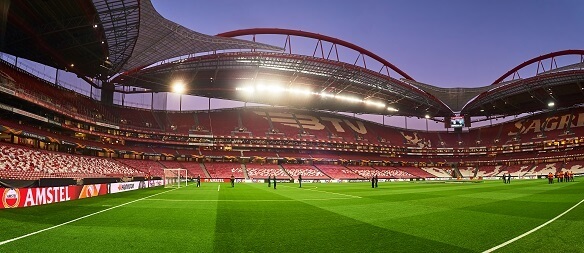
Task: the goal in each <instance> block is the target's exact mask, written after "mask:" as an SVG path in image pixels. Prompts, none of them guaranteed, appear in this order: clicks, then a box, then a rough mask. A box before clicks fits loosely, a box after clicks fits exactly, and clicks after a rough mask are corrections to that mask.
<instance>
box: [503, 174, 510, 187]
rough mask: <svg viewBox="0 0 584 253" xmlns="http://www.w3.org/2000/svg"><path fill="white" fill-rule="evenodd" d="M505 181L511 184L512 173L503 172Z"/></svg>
mask: <svg viewBox="0 0 584 253" xmlns="http://www.w3.org/2000/svg"><path fill="white" fill-rule="evenodd" d="M501 177H502V178H503V183H505V184H510V183H511V173H503V176H501Z"/></svg>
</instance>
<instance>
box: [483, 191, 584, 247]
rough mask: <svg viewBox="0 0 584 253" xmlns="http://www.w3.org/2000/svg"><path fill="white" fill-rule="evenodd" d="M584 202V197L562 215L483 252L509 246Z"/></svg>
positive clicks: (562, 214)
mask: <svg viewBox="0 0 584 253" xmlns="http://www.w3.org/2000/svg"><path fill="white" fill-rule="evenodd" d="M582 202H584V199H582V200H580V202H578V203H577V204H575V205H574V206H572V207H570V209H568V210H566V211H565V212H563V213H561V214H560V215H558V216H556V217H554V218H553V219H551V220H549V221H547V222H546V223H544V224H541V225H539V226H537V227H536V228H534V229H532V230H529V231H527V232H525V233H523V234H521V235H519V236H517V237H515V238H513V239H511V240H509V241H506V242H504V243H501V244H499V245H497V246H495V247H492V248H490V249H488V250H485V251H483V253H490V252H493V251H495V250H498V249H500V248H502V247H505V246H507V245H509V244H511V243H513V242H515V241H517V240H519V239H521V238H523V237H525V236H527V235H529V234H531V233H533V232H535V231H537V230H539V229H541V228H543V227H545V226H547V225H548V224H550V223H552V222H554V221H555V220H557V219H559V218H560V217H562V216H564V214H567V213H568V212H569V211H572V209H574V208H576V207H577V206H579V205H580V204H582Z"/></svg>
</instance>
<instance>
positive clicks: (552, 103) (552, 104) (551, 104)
mask: <svg viewBox="0 0 584 253" xmlns="http://www.w3.org/2000/svg"><path fill="white" fill-rule="evenodd" d="M555 105H556V103H554V102H549V103H548V107H554V106H555Z"/></svg>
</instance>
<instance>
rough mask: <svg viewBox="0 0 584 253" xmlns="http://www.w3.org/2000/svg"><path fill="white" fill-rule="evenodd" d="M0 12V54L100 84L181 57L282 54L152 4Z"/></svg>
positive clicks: (18, 6)
mask: <svg viewBox="0 0 584 253" xmlns="http://www.w3.org/2000/svg"><path fill="white" fill-rule="evenodd" d="M0 8H1V10H3V13H6V15H3V17H6V19H2V20H0V21H1V22H0V25H1V26H0V27H2V29H1V30H2V32H0V36H1V37H0V42H1V43H0V51H2V52H5V53H8V54H12V55H15V56H18V57H22V58H26V59H29V60H32V61H36V62H39V63H42V64H45V65H47V66H52V67H55V68H58V69H64V70H68V71H71V72H74V73H77V74H78V75H80V76H88V77H97V78H99V79H102V80H104V79H107V78H109V76H112V75H114V74H116V73H118V72H119V71H128V70H133V69H136V68H140V67H144V66H148V65H150V64H153V63H156V62H158V61H162V60H166V59H171V58H174V57H178V56H183V55H189V54H196V53H201V52H211V51H218V50H229V49H263V50H274V51H281V50H282V49H281V48H279V47H275V46H270V45H265V44H261V43H256V42H252V41H245V40H237V39H232V38H222V37H217V36H210V35H205V34H201V33H198V32H195V31H192V30H190V29H188V28H185V27H183V26H181V25H178V24H176V23H174V22H172V21H170V20H168V19H165V18H164V17H162V16H161V15H160V14H159V13H158V12H157V11H156V10H155V9H154V7H153V6H152V3H151V2H150V0H140V1H138V0H78V1H70V0H51V1H2V3H1V4H0ZM4 27H5V28H6V29H4Z"/></svg>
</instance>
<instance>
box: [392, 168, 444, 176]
mask: <svg viewBox="0 0 584 253" xmlns="http://www.w3.org/2000/svg"><path fill="white" fill-rule="evenodd" d="M398 168H399V169H400V170H403V171H405V172H407V173H410V174H412V175H414V176H415V177H418V178H434V177H436V176H435V175H434V174H430V173H429V172H427V171H425V170H423V169H420V168H416V167H408V166H403V167H398Z"/></svg>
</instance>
